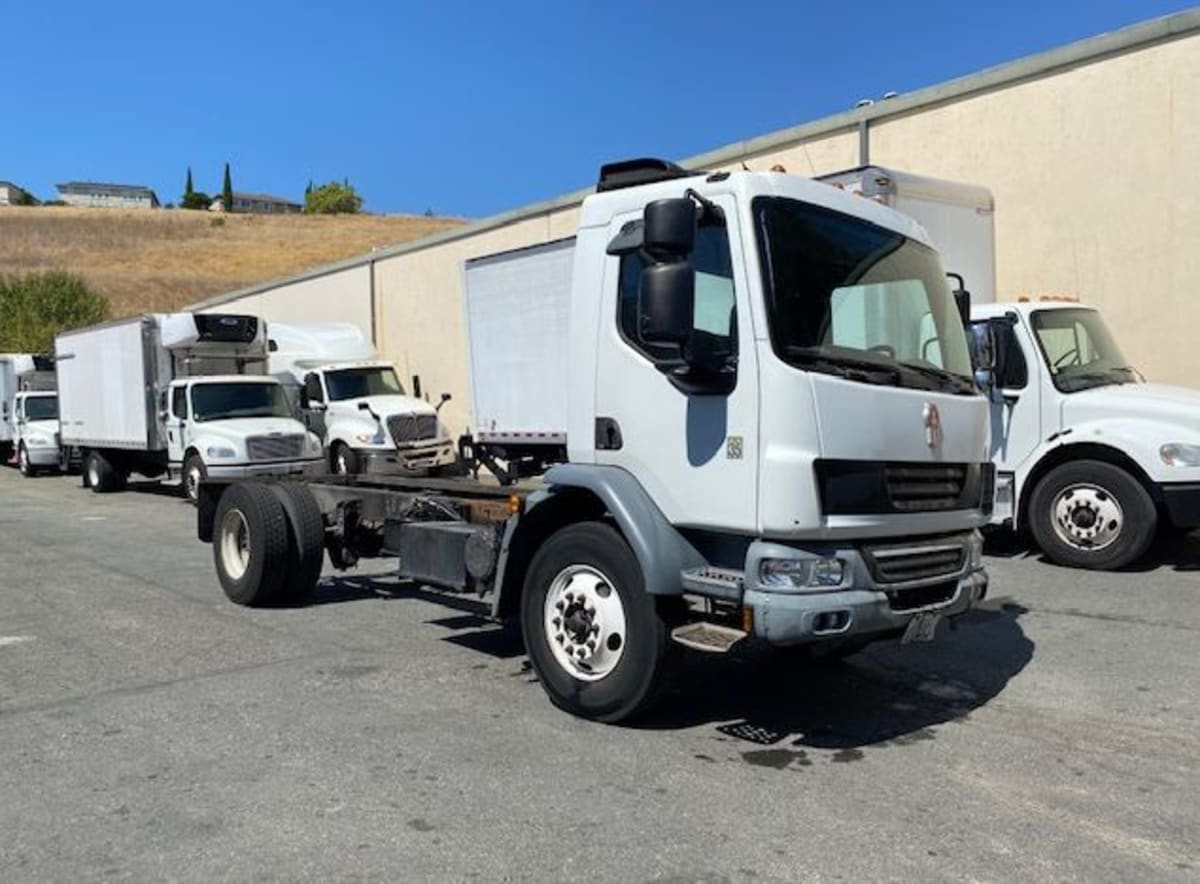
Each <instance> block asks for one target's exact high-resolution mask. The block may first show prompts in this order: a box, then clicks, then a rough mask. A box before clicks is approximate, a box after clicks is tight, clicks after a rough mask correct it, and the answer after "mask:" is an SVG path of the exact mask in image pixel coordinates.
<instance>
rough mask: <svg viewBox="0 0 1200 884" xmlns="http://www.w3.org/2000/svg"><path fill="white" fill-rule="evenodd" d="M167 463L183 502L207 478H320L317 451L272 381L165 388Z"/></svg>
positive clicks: (210, 381) (225, 378) (184, 382)
mask: <svg viewBox="0 0 1200 884" xmlns="http://www.w3.org/2000/svg"><path fill="white" fill-rule="evenodd" d="M160 409H161V412H160V414H161V417H162V421H163V426H164V429H165V432H166V437H167V460H168V463H169V464H171V472H175V471H178V475H179V476H180V479H181V481H182V483H183V486H184V491H185V493H186V494H187V496H188V497H189V498H192V499H194V498H195V496H196V489H197V488H198V487H199V483H200V482H201V481H202V480H203V479H205V478H207V477H210V476H211V477H212V478H237V477H255V476H267V475H270V476H280V475H292V474H295V475H304V474H311V473H314V472H320V469H319V464H320V458H321V453H322V452H321V445H320V442H319V440H318V439H317V438H316V436H314V435H313V434H312V433H309V432H305V430H304V428H303V427H302V426H301V425H300V424H299V423H297V421H296V420H295V418H294V416H293V414H292V407H291V403H290V402H289V401H288V397H287V394H286V392H285V391H284V387H283V385H282V384H281V383H279V381H278V380H277V379H275V378H273V377H266V376H256V375H207V376H200V377H193V378H181V379H178V380H175V381H172V382H171V383H170V384H169V385H168V387H167V388H166V390H164V391H163V393H162V398H161V401H160Z"/></svg>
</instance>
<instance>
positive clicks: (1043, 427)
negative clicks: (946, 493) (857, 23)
mask: <svg viewBox="0 0 1200 884" xmlns="http://www.w3.org/2000/svg"><path fill="white" fill-rule="evenodd" d="M821 180H823V181H825V182H826V183H829V184H834V185H836V186H839V187H842V188H843V189H845V190H848V191H851V192H854V193H858V194H860V195H862V196H865V197H868V198H870V199H873V200H876V201H878V202H881V203H883V204H885V205H888V206H891V207H892V208H895V209H896V210H897V211H900V212H903V213H905V214H907V215H910V216H911V217H913V218H915V219H916V220H917V222H918V223H920V224H921V226H922V227H924V228H925V229H926V230H927V231H928V232H929V234H930V237H931V239H932V241H933V243H934V244H935V245H936V246H937V247H938V250H939V251H940V252H941V254H942V259H943V261H944V262H945V264H946V268H947V270H950V271H952V275H953V276H957V277H958V280H959V285H960V287H961V286H963V285H964V283H965V285H966V287H968V288H969V289H970V291H971V297H970V301H971V304H972V308H971V316H972V321H973V324H972V326H971V332H972V334H971V340H972V341H973V342H986V345H985V346H984V347H983V351H985V352H988V353H989V356H988V359H989V360H991V359H994V360H995V372H994V375H993V376H994V378H995V381H996V384H995V387H994V388H993V389H990V390H989V391H988V392H989V398H990V401H991V440H992V460H993V462H994V464H995V467H996V500H995V507H994V509H993V511H992V518H991V522H992V524H993V525H994V526H997V527H1005V528H1014V529H1020V530H1024V529H1028V530H1029V532H1030V533H1031V534H1032V535H1033V538H1034V540H1035V541H1036V542H1037V544H1038V546H1039V547H1040V548H1041V550H1042V552H1043V553H1044V554H1045V555H1046V557H1047V558H1049V559H1051V560H1052V561H1054V562H1057V563H1059V564H1063V565H1071V566H1075V567H1081V568H1096V569H1113V568H1120V567H1122V566H1125V565H1128V564H1130V563H1132V562H1133V561H1135V560H1137V559H1138V558H1140V557H1141V556H1142V555H1143V554H1144V553H1145V552H1146V550H1147V548H1148V547H1149V545H1150V543H1151V541H1152V540H1153V539H1154V536H1155V533H1156V531H1157V530H1158V529H1159V528H1160V527H1161V526H1170V527H1173V528H1175V529H1190V528H1194V527H1197V526H1200V392H1198V391H1195V390H1189V389H1185V388H1180V387H1170V386H1165V385H1162V384H1148V383H1143V382H1142V378H1141V376H1140V375H1139V374H1138V372H1137V371H1136V370H1135V369H1134V368H1133V367H1132V366H1130V364H1129V362H1128V361H1127V360H1126V358H1125V357H1124V356H1123V355H1122V353H1121V351H1120V348H1119V347H1118V345H1117V342H1116V340H1115V339H1114V338H1113V336H1112V334H1111V333H1110V332H1109V330H1108V329H1107V327H1106V326H1105V323H1104V320H1103V317H1102V316H1101V315H1100V313H1099V312H1098V311H1096V310H1095V309H1092V308H1089V307H1086V306H1084V305H1082V304H1078V303H1069V302H1063V301H1061V300H1058V299H1055V300H1050V301H1042V300H1039V301H1034V302H1014V303H996V293H995V292H996V288H995V235H994V203H993V200H992V195H991V193H990V191H988V190H987V189H986V188H984V187H979V186H977V185H972V184H963V183H959V182H954V181H944V180H941V179H936V178H929V177H926V176H921V175H913V174H910V173H907V172H900V171H897V170H895V169H887V168H883V167H880V166H867V167H864V168H860V169H852V170H849V171H846V172H841V173H837V174H834V175H829V176H826V177H824V178H823V179H821ZM990 354H994V355H990Z"/></svg>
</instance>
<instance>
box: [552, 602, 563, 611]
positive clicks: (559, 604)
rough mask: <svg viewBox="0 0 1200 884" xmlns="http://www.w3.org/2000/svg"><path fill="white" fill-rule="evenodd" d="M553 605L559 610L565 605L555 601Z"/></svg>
mask: <svg viewBox="0 0 1200 884" xmlns="http://www.w3.org/2000/svg"><path fill="white" fill-rule="evenodd" d="M554 607H555V608H557V609H558V610H559V611H561V610H562V609H563V608H564V607H565V605H563V603H562V602H555V603H554Z"/></svg>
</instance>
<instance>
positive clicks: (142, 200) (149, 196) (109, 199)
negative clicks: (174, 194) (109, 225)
mask: <svg viewBox="0 0 1200 884" xmlns="http://www.w3.org/2000/svg"><path fill="white" fill-rule="evenodd" d="M55 186H56V187H57V188H58V194H59V199H61V200H62V201H63V202H64V203H66V204H67V205H69V206H88V207H91V208H100V209H157V208H158V207H159V202H158V196H157V195H156V194H155V193H154V191H153V190H151V189H150V188H149V187H143V186H142V185H140V184H100V183H98V182H95V181H68V182H67V183H66V184H58V185H55Z"/></svg>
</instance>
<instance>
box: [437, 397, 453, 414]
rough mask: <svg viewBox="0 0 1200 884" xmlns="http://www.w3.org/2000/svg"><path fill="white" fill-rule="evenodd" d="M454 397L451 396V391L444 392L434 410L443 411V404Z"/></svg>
mask: <svg viewBox="0 0 1200 884" xmlns="http://www.w3.org/2000/svg"><path fill="white" fill-rule="evenodd" d="M453 398H454V397H453V396H451V395H450V394H449V393H443V394H442V398H441V399H439V400H438V404H437V407H436V408H435V409H434V410H435V411H441V410H442V406H443V405H445V404H446V403H447V402H449V401H450V400H451V399H453Z"/></svg>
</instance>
